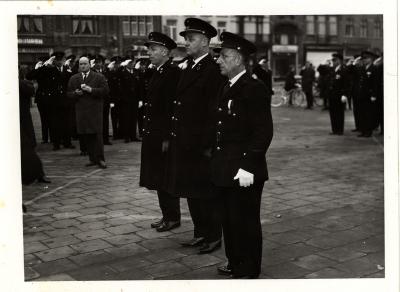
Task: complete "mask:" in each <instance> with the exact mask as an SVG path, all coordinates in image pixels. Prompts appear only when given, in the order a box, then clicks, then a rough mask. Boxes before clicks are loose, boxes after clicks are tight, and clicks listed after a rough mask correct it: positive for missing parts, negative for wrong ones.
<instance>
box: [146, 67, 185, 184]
mask: <svg viewBox="0 0 400 292" xmlns="http://www.w3.org/2000/svg"><path fill="white" fill-rule="evenodd" d="M179 73H180V72H179V69H178V68H177V67H176V66H174V65H172V64H171V63H170V62H169V61H167V62H166V63H165V64H164V65H162V66H161V67H160V69H159V70H158V71H154V73H153V76H152V78H151V79H150V83H149V89H148V91H147V97H146V98H145V100H144V104H143V113H144V116H143V132H142V133H143V134H142V151H141V165H140V166H141V168H140V185H141V186H144V187H147V188H149V189H155V190H158V189H161V187H162V183H163V179H164V175H165V158H166V154H165V153H163V152H162V151H161V149H162V142H163V141H164V140H167V139H168V138H169V132H170V129H169V128H170V123H171V119H170V118H171V111H172V102H173V98H174V97H175V92H176V86H177V84H178V81H179Z"/></svg>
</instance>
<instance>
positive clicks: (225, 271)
mask: <svg viewBox="0 0 400 292" xmlns="http://www.w3.org/2000/svg"><path fill="white" fill-rule="evenodd" d="M217 272H218V274H220V275H225V276H230V275H232V269H231V267H230V266H229V264H227V265H224V266H219V267H218V268H217Z"/></svg>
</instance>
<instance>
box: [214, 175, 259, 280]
mask: <svg viewBox="0 0 400 292" xmlns="http://www.w3.org/2000/svg"><path fill="white" fill-rule="evenodd" d="M263 187H264V182H256V183H254V184H253V185H251V186H250V187H246V188H244V187H215V189H216V192H217V198H218V210H219V213H220V214H221V218H222V229H223V233H224V242H225V254H226V257H227V259H228V263H229V266H230V267H231V269H232V271H233V275H234V276H258V275H259V274H260V271H261V257H262V230H261V221H260V204H261V194H262V190H263Z"/></svg>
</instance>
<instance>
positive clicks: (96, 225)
mask: <svg viewBox="0 0 400 292" xmlns="http://www.w3.org/2000/svg"><path fill="white" fill-rule="evenodd" d="M76 227H78V228H79V229H80V230H82V231H91V230H97V229H103V228H107V227H109V225H108V224H107V223H105V222H104V221H100V222H88V223H82V224H79V225H76Z"/></svg>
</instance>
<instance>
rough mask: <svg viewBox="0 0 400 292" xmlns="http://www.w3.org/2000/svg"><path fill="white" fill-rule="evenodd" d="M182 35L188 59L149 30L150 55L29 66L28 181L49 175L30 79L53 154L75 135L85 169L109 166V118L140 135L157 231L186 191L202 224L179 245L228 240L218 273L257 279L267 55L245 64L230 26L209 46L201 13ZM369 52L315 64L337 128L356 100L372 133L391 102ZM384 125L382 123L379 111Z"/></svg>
mask: <svg viewBox="0 0 400 292" xmlns="http://www.w3.org/2000/svg"><path fill="white" fill-rule="evenodd" d="M180 35H181V36H182V37H183V38H184V39H185V46H186V51H187V55H188V57H187V58H185V59H184V60H183V61H182V62H181V63H179V64H174V63H173V62H172V60H171V57H170V56H171V51H172V50H173V49H175V48H176V47H177V44H176V43H175V41H174V40H172V39H171V38H169V37H168V36H167V35H164V34H162V33H159V32H152V33H150V34H149V36H148V40H147V42H146V43H145V45H146V46H147V48H148V55H149V58H148V59H146V60H144V59H142V60H135V59H134V58H133V57H132V56H128V57H124V58H122V57H119V56H115V57H112V58H111V59H110V60H107V59H105V58H104V57H102V56H98V55H97V56H88V55H85V56H80V57H79V58H76V57H75V56H67V57H66V58H65V56H64V54H63V53H61V52H55V53H54V54H53V55H52V56H51V57H50V58H49V59H47V60H40V61H39V62H38V63H37V64H36V66H35V68H34V69H33V70H31V71H30V72H21V74H20V98H21V100H22V101H21V110H23V111H24V113H25V114H24V115H22V114H21V141H22V143H21V148H22V151H21V152H22V155H23V156H25V157H23V159H22V160H23V161H22V164H23V165H22V168H23V172H22V175H23V182H24V183H30V182H32V181H33V180H35V179H36V180H38V181H42V182H49V180H48V179H47V178H46V176H45V175H44V171H43V167H42V165H41V162H40V159H39V158H38V157H37V154H36V152H35V137H34V132H33V125H32V118H31V116H30V112H29V108H28V107H27V100H29V98H30V96H32V95H33V94H34V90H33V85H32V83H30V82H29V81H27V80H35V81H36V82H37V89H36V92H35V102H36V103H37V106H38V110H39V114H40V119H41V125H42V143H49V142H51V143H52V145H53V151H60V150H61V148H62V147H63V148H72V149H73V148H75V146H74V145H73V144H72V140H74V139H77V140H79V147H80V154H81V155H88V157H89V162H88V163H87V164H86V166H88V167H90V166H98V167H100V168H107V165H106V162H105V157H104V145H112V143H111V142H110V140H109V128H110V125H109V117H110V116H111V123H112V125H111V126H112V127H111V128H112V136H113V138H114V139H115V140H117V139H123V141H124V142H125V143H129V142H132V141H141V142H142V145H141V146H142V148H141V165H140V181H139V185H140V186H142V187H145V188H148V189H150V190H154V191H156V192H157V195H158V201H159V206H160V210H161V213H162V216H161V218H160V219H159V220H157V221H156V222H153V223H152V224H151V228H154V229H155V230H156V231H158V232H165V231H169V230H172V229H174V228H179V226H180V224H181V212H180V198H186V199H187V203H188V207H189V211H190V215H191V218H192V221H193V225H194V230H193V238H191V239H190V240H188V241H184V242H182V243H181V244H182V245H183V246H186V247H191V248H198V253H199V254H206V253H211V252H213V251H215V250H217V249H219V248H220V247H221V244H222V240H221V239H222V236H223V237H224V244H225V251H226V257H227V259H228V261H227V263H226V264H225V265H223V266H220V267H218V273H220V274H223V275H229V276H231V277H232V278H245V279H248V278H257V277H258V276H259V274H260V271H261V258H262V230H261V223H260V204H261V194H262V190H263V187H264V183H265V181H266V180H268V170H267V162H266V152H267V150H268V148H269V145H270V143H271V140H272V136H273V121H272V115H271V110H270V104H271V96H272V95H273V94H274V92H273V90H272V74H271V70H269V68H268V67H269V65H268V60H267V58H262V59H261V60H259V62H258V63H257V64H256V65H254V66H249V64H250V61H251V56H252V55H253V54H254V53H255V52H256V47H255V45H254V44H253V43H251V42H250V41H248V40H246V39H244V38H243V37H241V36H239V35H236V34H233V33H230V32H223V33H222V34H221V35H220V40H221V46H220V47H219V48H215V49H214V50H213V52H214V53H215V54H214V53H213V54H210V51H211V50H210V47H209V46H210V40H211V39H212V38H214V37H216V36H217V31H216V29H215V28H214V27H213V26H212V25H210V24H209V23H207V22H205V21H203V20H201V19H198V18H188V19H186V20H185V30H184V31H182V32H180ZM373 60H374V55H373V54H372V53H371V52H363V53H362V55H361V56H360V57H358V58H356V59H355V60H354V62H351V64H348V65H347V66H345V65H343V56H342V55H340V54H334V55H333V56H332V64H333V66H332V67H331V66H329V67H322V66H320V67H319V68H318V72H319V74H320V77H319V83H318V84H319V87H320V92H321V95H322V96H323V97H326V104H325V106H326V107H329V112H330V117H331V122H332V134H335V135H342V134H343V130H344V129H343V127H344V109H345V104H346V102H348V100H349V98H352V100H353V109H354V113H355V118H356V127H357V129H356V130H358V131H360V132H361V134H360V135H361V136H362V137H369V136H371V133H372V130H373V129H374V128H375V127H376V126H377V121H376V120H375V119H374V122H372V120H373V119H372V118H371V117H372V115H374V117H375V116H378V112H379V110H382V111H383V80H382V68H381V67H379V66H381V63H380V64H378V63H376V64H373ZM293 73H294V70H291V74H292V75H293ZM301 76H302V84H303V90H304V92H305V94H306V97H307V108H310V109H311V108H312V106H313V83H314V82H315V71H314V69H313V68H312V65H311V63H307V64H306V66H305V68H304V69H303V70H302V71H301ZM292 77H293V76H292ZM286 85H287V84H286ZM285 87H286V86H285ZM22 105H24V106H23V107H22ZM379 106H381V108H380V109H379V110H378V108H379ZM22 108H23V109H22ZM27 109H28V110H27ZM28 112H29V113H28ZM27 120H29V121H28V122H26V121H27ZM379 122H380V123H381V126H382V131H383V112H382V118H380V119H379ZM22 136H23V137H24V139H22ZM26 157H28V158H26ZM32 161H34V162H32ZM33 165H35V169H39V170H38V171H37V172H36V173H37V174H35V175H30V178H29V179H25V178H26V177H27V175H26V173H29V171H28V172H27V171H24V168H29V167H32V166H33ZM31 172H32V171H31Z"/></svg>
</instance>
